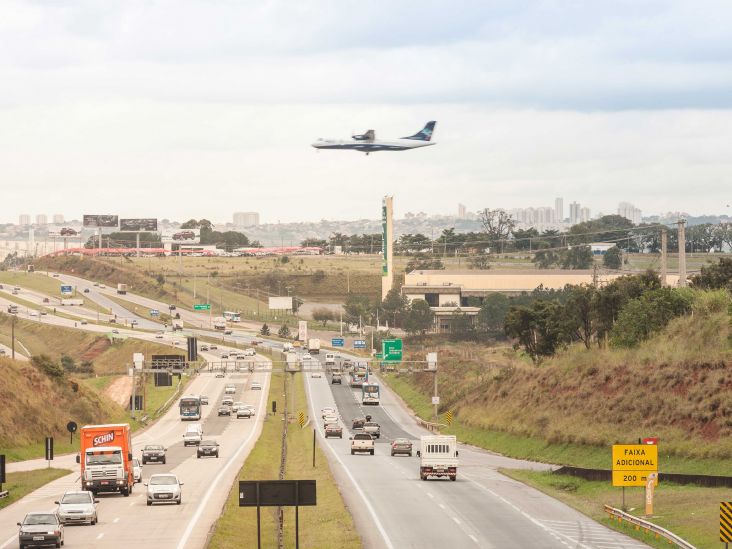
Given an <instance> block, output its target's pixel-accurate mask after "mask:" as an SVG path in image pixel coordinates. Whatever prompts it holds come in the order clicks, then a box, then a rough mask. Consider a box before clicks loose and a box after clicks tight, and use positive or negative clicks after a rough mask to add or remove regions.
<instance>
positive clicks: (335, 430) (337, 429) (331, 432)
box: [325, 423, 343, 438]
mask: <svg viewBox="0 0 732 549" xmlns="http://www.w3.org/2000/svg"><path fill="white" fill-rule="evenodd" d="M328 437H338V438H343V428H342V427H341V426H340V425H338V424H337V423H326V424H325V438H328Z"/></svg>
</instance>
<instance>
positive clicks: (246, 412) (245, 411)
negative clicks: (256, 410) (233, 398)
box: [236, 406, 252, 419]
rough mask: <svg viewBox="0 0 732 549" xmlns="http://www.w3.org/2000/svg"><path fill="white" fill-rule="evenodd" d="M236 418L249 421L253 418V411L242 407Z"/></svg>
mask: <svg viewBox="0 0 732 549" xmlns="http://www.w3.org/2000/svg"><path fill="white" fill-rule="evenodd" d="M236 417H237V419H238V418H240V417H245V418H247V419H249V418H251V417H252V411H251V410H250V409H249V408H245V407H244V406H242V407H241V408H239V409H238V410H237V411H236Z"/></svg>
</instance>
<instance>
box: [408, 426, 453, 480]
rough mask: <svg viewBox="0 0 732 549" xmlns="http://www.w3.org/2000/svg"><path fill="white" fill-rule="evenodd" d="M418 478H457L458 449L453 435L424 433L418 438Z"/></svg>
mask: <svg viewBox="0 0 732 549" xmlns="http://www.w3.org/2000/svg"><path fill="white" fill-rule="evenodd" d="M417 457H418V458H420V463H419V478H421V479H422V480H427V477H448V478H449V479H450V480H457V469H458V450H457V437H455V435H426V436H423V437H422V438H421V440H420V450H419V451H417Z"/></svg>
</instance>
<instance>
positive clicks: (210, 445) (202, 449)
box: [196, 440, 219, 459]
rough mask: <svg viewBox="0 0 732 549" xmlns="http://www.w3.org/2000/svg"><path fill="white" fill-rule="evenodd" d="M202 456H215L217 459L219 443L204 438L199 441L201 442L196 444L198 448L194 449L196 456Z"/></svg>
mask: <svg viewBox="0 0 732 549" xmlns="http://www.w3.org/2000/svg"><path fill="white" fill-rule="evenodd" d="M204 456H209V457H213V456H216V459H218V458H219V443H218V442H216V441H215V440H204V441H203V442H201V444H199V445H198V450H196V458H197V459H201V458H202V457H204Z"/></svg>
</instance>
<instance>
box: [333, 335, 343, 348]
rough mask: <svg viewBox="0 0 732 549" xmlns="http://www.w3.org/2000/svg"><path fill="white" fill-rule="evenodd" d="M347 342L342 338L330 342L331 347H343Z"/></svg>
mask: <svg viewBox="0 0 732 549" xmlns="http://www.w3.org/2000/svg"><path fill="white" fill-rule="evenodd" d="M345 343H346V341H345V340H344V339H343V338H342V337H334V338H333V339H331V340H330V346H331V347H343V345H345Z"/></svg>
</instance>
